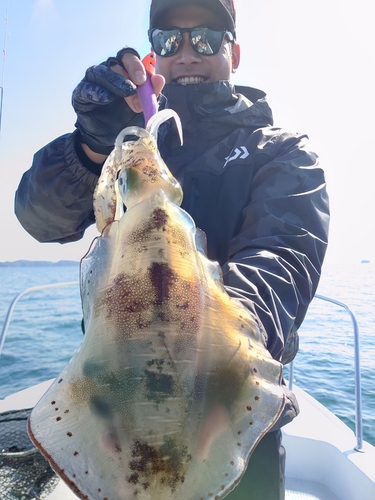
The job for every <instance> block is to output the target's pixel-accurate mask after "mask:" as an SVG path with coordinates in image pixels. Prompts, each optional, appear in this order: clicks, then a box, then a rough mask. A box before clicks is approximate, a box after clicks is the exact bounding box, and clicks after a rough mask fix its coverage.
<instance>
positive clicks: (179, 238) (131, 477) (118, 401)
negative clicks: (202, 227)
mask: <svg viewBox="0 0 375 500" xmlns="http://www.w3.org/2000/svg"><path fill="white" fill-rule="evenodd" d="M132 132H134V129H132ZM139 134H140V135H142V134H143V135H145V134H144V131H143V132H139ZM111 162H112V163H111ZM161 162H162V160H161V159H160V157H159V155H158V151H157V148H156V144H155V141H154V139H153V138H151V137H149V136H145V137H141V138H140V139H139V140H138V141H136V142H134V141H133V142H130V143H129V142H128V143H126V144H125V145H123V146H121V155H119V152H118V150H117V153H116V152H115V153H113V154H112V156H111V158H110V159H109V161H108V163H109V165H107V167H108V169H107V170H108V171H111V173H110V174H109V175H108V172H107V173H103V174H102V180H103V178H104V179H105V180H104V182H103V183H102V184H100V181H99V183H98V189H97V192H96V194H95V204H96V207H95V210H96V214H97V221H98V220H99V225H100V230H101V232H102V234H101V236H100V237H99V238H97V239H96V240H95V241H94V243H93V245H92V246H91V248H90V250H89V252H88V253H87V255H86V256H85V258H84V259H83V260H82V262H81V296H82V305H83V314H84V321H85V328H86V334H85V337H84V340H83V342H82V345H81V347H80V348H79V350H78V351H77V353H76V354H75V355H74V357H73V358H72V360H71V361H70V363H69V364H68V366H67V367H66V368H65V370H64V371H63V372H62V373H61V375H60V376H59V377H58V378H57V379H56V381H55V382H54V384H53V385H52V387H51V388H50V389H49V391H47V393H46V394H45V395H44V396H43V398H42V399H41V401H40V402H39V403H38V405H37V406H36V407H35V409H34V410H33V412H32V415H31V418H30V422H29V429H30V435H31V437H32V439H33V441H34V442H35V443H36V444H37V445H38V447H39V448H40V449H41V451H42V453H44V454H45V455H46V456H47V458H49V460H50V461H51V464H52V466H53V467H54V468H55V470H57V472H58V473H59V474H60V475H61V477H62V478H63V479H64V480H65V481H66V482H67V484H68V485H69V486H70V487H71V488H72V489H73V491H75V493H76V494H77V495H78V497H79V498H82V499H85V498H87V499H89V500H125V499H137V500H138V499H141V500H146V499H147V500H148V499H150V500H151V499H153V500H158V499H160V500H162V499H163V500H164V499H179V500H185V499H186V500H199V499H212V498H217V499H218V498H223V497H225V496H226V495H227V494H228V493H229V491H231V489H232V488H233V487H234V486H235V485H236V484H237V482H238V481H239V480H240V478H241V476H242V474H243V472H244V470H245V468H246V465H247V461H248V459H249V456H250V454H251V452H252V450H253V449H254V447H255V445H256V444H257V442H258V441H259V439H260V438H261V437H262V435H263V434H264V433H265V432H266V431H267V429H269V428H270V427H271V426H272V425H273V423H274V422H275V420H276V419H277V417H278V415H279V414H280V412H281V410H282V407H283V404H284V402H283V395H282V391H281V388H280V373H281V369H280V365H279V364H278V363H276V362H275V361H274V360H272V358H271V357H270V355H269V354H268V352H267V351H266V349H265V348H264V347H263V345H262V342H261V338H260V335H259V332H258V330H257V329H256V326H255V324H254V321H253V319H252V318H251V316H250V314H249V313H248V311H247V310H246V309H245V308H244V307H243V306H242V305H241V303H240V302H238V301H236V300H235V299H231V298H230V297H229V296H228V294H227V293H226V291H225V289H224V287H223V284H222V278H221V271H220V268H219V266H218V264H216V263H214V262H211V261H209V260H208V259H207V257H206V256H205V254H204V249H203V243H202V241H203V238H202V235H201V233H199V232H198V233H196V229H195V225H194V222H193V220H192V219H191V217H190V216H189V215H188V214H187V213H186V212H184V211H183V210H181V209H180V208H179V206H178V205H179V203H180V202H181V199H182V191H181V188H180V187H179V185H178V184H177V182H176V181H175V180H174V179H173V178H172V177H171V176H170V173H169V172H168V170H167V169H166V167H165V166H164V164H162V163H161ZM119 169H120V173H119V190H118V191H116V189H115V185H114V177H115V176H116V173H117V171H118V170H119ZM120 195H121V197H122V199H123V200H124V202H125V203H126V206H127V211H126V212H125V214H123V215H121V214H120V215H118V212H119V207H118V205H119V196H120ZM116 207H117V208H116ZM116 218H117V219H118V220H114V219H116ZM100 221H101V222H100Z"/></svg>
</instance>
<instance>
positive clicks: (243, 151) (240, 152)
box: [223, 146, 249, 168]
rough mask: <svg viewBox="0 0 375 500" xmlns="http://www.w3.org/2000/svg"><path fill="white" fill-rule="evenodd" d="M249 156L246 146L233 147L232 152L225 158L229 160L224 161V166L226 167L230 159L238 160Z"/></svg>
mask: <svg viewBox="0 0 375 500" xmlns="http://www.w3.org/2000/svg"><path fill="white" fill-rule="evenodd" d="M248 156H249V152H248V150H247V148H246V147H245V146H241V147H240V148H236V149H232V151H231V152H230V155H229V156H227V157H226V158H225V159H226V160H227V161H226V162H225V163H224V166H223V168H225V167H226V166H227V165H228V163H229V162H230V161H233V160H237V158H240V159H241V160H244V159H245V158H247V157H248Z"/></svg>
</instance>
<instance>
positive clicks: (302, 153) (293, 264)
mask: <svg viewBox="0 0 375 500" xmlns="http://www.w3.org/2000/svg"><path fill="white" fill-rule="evenodd" d="M263 156H264V160H263V162H262V164H261V165H260V166H258V168H257V170H256V172H255V175H254V178H253V183H252V185H253V186H254V187H253V190H252V193H251V197H250V201H249V203H248V206H247V207H246V208H245V210H244V212H243V224H242V227H241V230H240V232H239V233H238V234H237V235H236V237H235V238H234V239H233V241H232V243H231V250H230V260H229V262H228V263H227V264H225V266H224V268H223V273H224V283H225V285H226V288H227V290H228V292H229V293H230V295H232V296H234V297H237V298H239V299H240V300H241V302H243V303H244V304H245V305H246V306H247V307H248V308H249V309H250V310H251V311H252V312H253V314H254V316H255V318H257V319H258V322H259V326H260V329H261V331H262V332H263V335H264V338H265V342H266V345H267V348H268V350H269V351H270V353H271V355H272V356H273V357H274V358H275V359H278V360H282V355H283V351H284V348H285V345H286V344H287V343H288V342H289V343H290V342H291V343H292V344H293V342H295V332H296V331H297V329H298V328H299V326H300V325H301V323H302V321H303V319H304V317H305V314H306V311H307V308H308V306H309V303H310V301H311V300H312V298H313V296H314V294H315V291H316V288H317V286H318V282H319V278H320V273H321V267H322V263H323V259H324V255H325V251H326V246H327V238H328V225H329V206H328V196H327V193H326V184H325V179H324V173H323V171H322V169H321V168H319V164H318V159H317V156H316V155H315V154H314V153H311V152H309V151H308V149H307V148H306V140H305V137H303V136H300V137H292V136H290V134H283V133H281V134H280V136H279V137H278V138H277V139H276V140H275V144H274V145H273V147H272V150H271V154H270V155H268V154H267V157H266V155H263ZM295 347H296V348H298V342H297V343H296V344H295ZM292 354H293V353H292ZM294 354H295V353H294ZM292 357H293V355H292Z"/></svg>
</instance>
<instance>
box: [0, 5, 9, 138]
mask: <svg viewBox="0 0 375 500" xmlns="http://www.w3.org/2000/svg"><path fill="white" fill-rule="evenodd" d="M8 7H9V0H8V1H7V4H6V8H5V20H4V23H5V30H4V45H3V64H2V69H1V86H0V140H1V122H2V117H3V101H4V75H5V59H6V53H7V41H8Z"/></svg>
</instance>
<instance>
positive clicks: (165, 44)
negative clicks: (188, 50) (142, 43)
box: [151, 29, 181, 57]
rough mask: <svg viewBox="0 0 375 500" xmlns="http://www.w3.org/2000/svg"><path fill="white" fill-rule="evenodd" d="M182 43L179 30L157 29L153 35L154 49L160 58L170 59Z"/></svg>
mask: <svg viewBox="0 0 375 500" xmlns="http://www.w3.org/2000/svg"><path fill="white" fill-rule="evenodd" d="M180 41H181V33H180V31H179V30H178V29H175V30H159V29H155V30H153V31H152V33H151V44H152V48H153V49H154V51H155V52H156V54H157V55H158V56H163V57H168V56H173V55H174V54H175V53H176V52H177V50H178V46H179V44H180Z"/></svg>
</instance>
